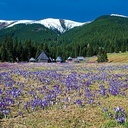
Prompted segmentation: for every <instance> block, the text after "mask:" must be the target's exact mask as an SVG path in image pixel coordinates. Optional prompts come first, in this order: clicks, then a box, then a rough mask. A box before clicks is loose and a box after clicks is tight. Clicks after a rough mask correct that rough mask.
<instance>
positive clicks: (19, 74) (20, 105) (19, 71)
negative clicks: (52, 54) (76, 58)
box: [0, 53, 128, 128]
mask: <svg viewBox="0 0 128 128" xmlns="http://www.w3.org/2000/svg"><path fill="white" fill-rule="evenodd" d="M120 56H122V57H123V59H122V57H120ZM108 58H109V63H95V58H92V59H89V61H88V62H86V61H84V62H80V63H74V62H73V63H72V62H71V63H0V86H1V87H0V127H1V128H128V63H127V62H128V53H124V54H121V55H119V54H108ZM92 62H93V63H92Z"/></svg>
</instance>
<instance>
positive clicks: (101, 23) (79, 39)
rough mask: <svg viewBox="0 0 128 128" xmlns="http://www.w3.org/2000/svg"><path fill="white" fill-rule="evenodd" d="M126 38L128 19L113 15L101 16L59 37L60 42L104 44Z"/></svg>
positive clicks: (122, 40)
mask: <svg viewBox="0 0 128 128" xmlns="http://www.w3.org/2000/svg"><path fill="white" fill-rule="evenodd" d="M127 40H128V19H127V18H123V17H115V16H101V17H99V18H97V19H96V20H94V21H93V22H92V23H90V24H87V25H84V26H81V27H77V28H74V29H72V30H70V31H68V32H66V33H65V34H63V35H62V36H61V38H60V42H61V44H62V43H64V44H65V42H68V43H80V44H88V43H90V44H95V43H97V44H98V45H101V46H105V44H107V45H111V44H114V43H117V42H119V41H121V43H120V45H121V44H122V43H123V42H125V41H127Z"/></svg>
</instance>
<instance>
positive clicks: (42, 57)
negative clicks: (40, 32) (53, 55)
mask: <svg viewBox="0 0 128 128" xmlns="http://www.w3.org/2000/svg"><path fill="white" fill-rule="evenodd" d="M37 60H38V62H49V58H48V56H47V55H46V54H45V53H44V51H42V52H41V53H40V55H39V56H38V57H37Z"/></svg>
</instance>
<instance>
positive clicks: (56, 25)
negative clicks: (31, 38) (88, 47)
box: [0, 18, 88, 33]
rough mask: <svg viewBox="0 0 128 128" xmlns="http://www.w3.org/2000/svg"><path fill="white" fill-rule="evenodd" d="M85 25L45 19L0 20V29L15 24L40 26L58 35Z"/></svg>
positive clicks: (69, 21)
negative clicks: (56, 32)
mask: <svg viewBox="0 0 128 128" xmlns="http://www.w3.org/2000/svg"><path fill="white" fill-rule="evenodd" d="M87 23H88V22H86V23H79V22H75V21H71V20H64V19H53V18H47V19H43V20H38V21H36V20H17V21H5V20H0V28H1V29H2V28H8V27H13V26H15V25H17V24H26V25H28V24H40V25H44V26H45V27H47V28H49V29H52V30H57V31H58V32H60V33H64V32H66V31H67V30H70V29H72V28H74V27H77V26H81V25H84V24H87Z"/></svg>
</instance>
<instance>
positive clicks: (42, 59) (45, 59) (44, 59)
mask: <svg viewBox="0 0 128 128" xmlns="http://www.w3.org/2000/svg"><path fill="white" fill-rule="evenodd" d="M72 60H74V62H77V63H78V62H79V61H83V60H84V57H82V56H80V57H77V58H75V59H73V58H72V57H68V58H67V61H72ZM29 62H64V60H63V58H62V57H60V56H58V57H57V58H56V59H52V58H50V57H48V56H47V55H46V54H45V52H44V51H42V52H41V54H40V55H39V56H38V57H37V60H36V59H35V58H33V57H31V58H30V59H29Z"/></svg>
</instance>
